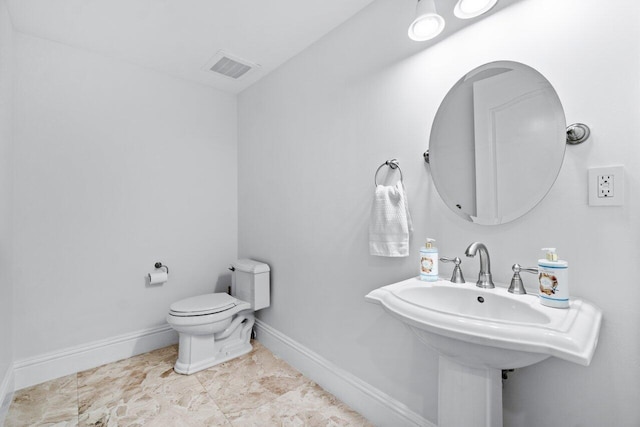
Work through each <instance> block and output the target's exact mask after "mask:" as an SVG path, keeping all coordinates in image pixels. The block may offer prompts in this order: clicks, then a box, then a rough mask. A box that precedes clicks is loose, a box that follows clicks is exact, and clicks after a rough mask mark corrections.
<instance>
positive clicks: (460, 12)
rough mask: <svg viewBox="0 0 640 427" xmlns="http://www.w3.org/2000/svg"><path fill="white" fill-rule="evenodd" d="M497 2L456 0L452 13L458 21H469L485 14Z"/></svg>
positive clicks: (491, 0)
mask: <svg viewBox="0 0 640 427" xmlns="http://www.w3.org/2000/svg"><path fill="white" fill-rule="evenodd" d="M496 3H498V0H458V3H456V5H455V7H454V8H453V13H454V14H455V15H456V16H457V17H458V18H460V19H471V18H475V17H476V16H480V15H482V14H483V13H487V12H488V11H490V10H491V8H492V7H493V6H495V5H496Z"/></svg>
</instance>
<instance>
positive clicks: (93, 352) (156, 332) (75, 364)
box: [13, 325, 178, 390]
mask: <svg viewBox="0 0 640 427" xmlns="http://www.w3.org/2000/svg"><path fill="white" fill-rule="evenodd" d="M177 342H178V334H177V332H175V331H174V330H173V329H171V326H169V325H163V326H158V327H155V328H149V329H144V330H141V331H136V332H132V333H129V334H124V335H118V336H115V337H111V338H107V339H104V340H99V341H93V342H90V343H87V344H84V345H79V346H75V347H70V348H67V349H63V350H60V351H54V352H51V353H46V354H42V355H40V356H36V357H31V358H28V359H23V360H19V361H16V362H15V363H14V365H13V371H14V375H15V389H16V390H20V389H22V388H25V387H30V386H32V385H36V384H40V383H43V382H45V381H49V380H53V379H55V378H60V377H63V376H65V375H70V374H73V373H75V372H80V371H84V370H86V369H91V368H95V367H98V366H101V365H104V364H106V363H111V362H115V361H118V360H122V359H126V358H129V357H132V356H135V355H138V354H142V353H146V352H149V351H152V350H156V349H158V348H162V347H166V346H168V345H172V344H175V343H177Z"/></svg>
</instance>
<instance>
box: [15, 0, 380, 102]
mask: <svg viewBox="0 0 640 427" xmlns="http://www.w3.org/2000/svg"><path fill="white" fill-rule="evenodd" d="M372 1H373V0H320V1H308V0H244V1H243V0H7V4H8V6H9V12H10V15H11V19H12V22H13V25H14V28H15V30H16V31H19V32H22V33H26V34H30V35H34V36H37V37H42V38H45V39H48V40H52V41H55V42H59V43H63V44H66V45H69V46H73V47H77V48H81V49H86V50H89V51H92V52H96V53H100V54H103V55H107V56H109V57H112V58H117V59H120V60H124V61H128V62H131V63H135V64H138V65H141V66H143V67H148V68H152V69H155V70H158V71H161V72H164V73H168V74H171V75H174V76H180V77H183V78H185V79H188V80H192V81H196V82H200V83H203V84H206V85H210V86H214V87H217V88H219V89H222V90H225V91H229V92H232V93H238V92H240V91H242V90H243V89H245V88H246V87H248V86H249V85H251V84H252V83H254V82H255V81H257V80H259V79H260V78H261V77H264V76H265V75H266V74H268V73H269V72H270V71H272V70H273V69H275V68H277V67H278V66H280V65H281V64H283V63H284V62H285V61H287V60H288V59H290V58H291V57H293V56H295V55H296V54H298V53H299V52H301V51H302V50H304V49H305V48H306V47H308V46H309V45H311V44H312V43H313V42H315V41H316V40H318V39H320V38H321V37H322V36H324V35H325V34H327V33H328V32H329V31H331V30H332V29H333V28H335V27H337V26H338V25H340V24H341V23H343V22H344V21H346V20H347V19H349V18H350V17H351V16H353V15H354V14H356V13H357V12H358V11H359V10H361V9H362V8H364V7H365V6H367V5H368V4H369V3H371V2H372ZM219 50H225V51H226V52H228V53H230V54H232V55H235V56H237V57H239V58H242V59H245V60H248V61H250V62H253V63H257V64H259V65H260V68H259V69H258V70H257V71H256V72H253V73H251V74H247V75H246V76H245V77H243V78H241V79H239V80H231V79H229V78H226V77H222V76H219V75H216V74H215V73H213V72H211V71H208V68H207V67H206V65H207V64H208V63H209V62H210V61H211V59H212V58H213V56H214V55H215V54H216V53H217V52H218V51H219ZM210 65H212V64H210Z"/></svg>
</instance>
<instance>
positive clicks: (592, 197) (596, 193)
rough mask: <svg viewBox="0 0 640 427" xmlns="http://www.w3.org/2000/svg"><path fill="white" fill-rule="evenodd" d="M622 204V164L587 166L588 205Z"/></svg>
mask: <svg viewBox="0 0 640 427" xmlns="http://www.w3.org/2000/svg"><path fill="white" fill-rule="evenodd" d="M622 205H624V166H606V167H597V168H589V206H622Z"/></svg>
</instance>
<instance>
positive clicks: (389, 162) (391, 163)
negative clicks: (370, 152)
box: [373, 159, 404, 187]
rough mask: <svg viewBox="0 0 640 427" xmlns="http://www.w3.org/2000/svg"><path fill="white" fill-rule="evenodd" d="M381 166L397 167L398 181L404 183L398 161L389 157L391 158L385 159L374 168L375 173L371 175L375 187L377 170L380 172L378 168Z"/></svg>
mask: <svg viewBox="0 0 640 427" xmlns="http://www.w3.org/2000/svg"><path fill="white" fill-rule="evenodd" d="M383 166H389V167H390V168H391V169H398V172H400V182H402V183H403V184H404V179H403V178H402V169H400V164H399V163H398V160H397V159H391V160H387V161H386V162H384V163H383V164H381V165H380V166H378V169H376V173H375V175H374V176H373V184H374V185H375V186H376V187H377V186H378V172H380V169H382V167H383Z"/></svg>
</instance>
